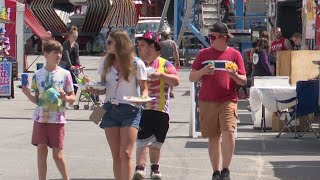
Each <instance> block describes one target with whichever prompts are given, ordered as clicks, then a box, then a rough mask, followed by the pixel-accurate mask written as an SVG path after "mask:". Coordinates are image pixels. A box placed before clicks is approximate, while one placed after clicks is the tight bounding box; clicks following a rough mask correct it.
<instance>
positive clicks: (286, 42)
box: [284, 39, 292, 50]
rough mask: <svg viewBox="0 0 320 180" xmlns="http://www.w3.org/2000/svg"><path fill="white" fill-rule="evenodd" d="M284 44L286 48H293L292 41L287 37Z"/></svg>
mask: <svg viewBox="0 0 320 180" xmlns="http://www.w3.org/2000/svg"><path fill="white" fill-rule="evenodd" d="M284 46H285V48H286V49H287V50H292V46H291V43H290V41H289V40H288V39H286V40H285V41H284Z"/></svg>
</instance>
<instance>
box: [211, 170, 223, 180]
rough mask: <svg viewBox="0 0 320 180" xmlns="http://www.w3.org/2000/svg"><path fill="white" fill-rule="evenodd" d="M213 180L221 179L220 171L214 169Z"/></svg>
mask: <svg viewBox="0 0 320 180" xmlns="http://www.w3.org/2000/svg"><path fill="white" fill-rule="evenodd" d="M212 180H221V177H220V171H214V172H213V174H212Z"/></svg>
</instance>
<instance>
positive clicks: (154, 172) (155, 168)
mask: <svg viewBox="0 0 320 180" xmlns="http://www.w3.org/2000/svg"><path fill="white" fill-rule="evenodd" d="M151 178H152V179H161V178H162V175H161V173H160V171H159V164H153V165H152V166H151Z"/></svg>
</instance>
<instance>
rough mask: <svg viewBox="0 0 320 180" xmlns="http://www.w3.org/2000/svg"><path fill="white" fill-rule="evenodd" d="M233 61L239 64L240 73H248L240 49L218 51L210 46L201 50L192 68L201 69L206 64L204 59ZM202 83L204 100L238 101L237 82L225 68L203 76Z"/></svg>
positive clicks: (201, 96) (200, 95)
mask: <svg viewBox="0 0 320 180" xmlns="http://www.w3.org/2000/svg"><path fill="white" fill-rule="evenodd" d="M208 60H214V61H232V62H234V63H236V64H237V65H238V73H239V74H240V75H244V74H246V71H245V68H244V62H243V59H242V56H241V54H240V52H239V51H237V50H235V49H233V48H230V47H229V48H228V49H227V50H225V51H218V50H216V49H214V48H213V47H209V48H206V49H203V50H201V51H200V53H199V54H198V55H197V57H196V59H195V61H194V63H193V64H192V66H191V68H192V69H194V70H200V69H202V68H203V67H204V66H206V64H202V62H204V61H208ZM201 80H202V85H201V89H200V91H199V99H200V100H202V101H213V102H225V101H237V100H238V97H237V92H236V89H237V84H236V82H235V81H234V80H232V79H231V78H230V76H229V75H228V73H227V72H226V71H223V70H216V71H215V72H214V74H211V75H204V76H202V79H201Z"/></svg>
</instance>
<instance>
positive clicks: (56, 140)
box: [22, 40, 75, 180]
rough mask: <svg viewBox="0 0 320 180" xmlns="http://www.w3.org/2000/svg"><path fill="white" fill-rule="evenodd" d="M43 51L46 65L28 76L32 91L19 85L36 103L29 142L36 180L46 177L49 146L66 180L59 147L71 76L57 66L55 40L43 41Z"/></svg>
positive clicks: (58, 55) (58, 57) (59, 52)
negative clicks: (34, 152)
mask: <svg viewBox="0 0 320 180" xmlns="http://www.w3.org/2000/svg"><path fill="white" fill-rule="evenodd" d="M43 52H44V57H45V58H46V65H45V67H43V68H41V69H39V70H37V71H36V72H35V73H34V75H33V77H32V84H31V89H32V90H33V91H34V94H33V93H32V94H31V91H30V89H29V88H28V86H23V87H22V92H23V93H24V94H25V95H26V96H27V97H28V99H29V100H30V101H31V102H33V103H35V104H36V105H37V107H36V110H35V112H34V115H33V120H34V124H33V132H32V144H33V145H35V146H37V154H38V157H37V159H38V176H39V180H45V179H46V175H47V156H48V146H49V147H50V148H52V151H53V159H54V161H55V163H56V165H57V168H58V169H59V171H60V173H61V175H62V178H63V180H69V177H68V174H67V169H66V163H65V160H64V158H63V152H62V149H63V143H64V134H65V129H64V126H65V123H66V119H65V109H66V103H73V102H74V101H75V95H74V92H73V83H72V78H71V74H70V72H69V71H67V70H65V69H63V68H61V67H59V66H58V64H59V62H60V60H61V56H62V46H61V44H60V43H59V42H57V41H55V40H49V41H47V42H45V44H44V46H43Z"/></svg>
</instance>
